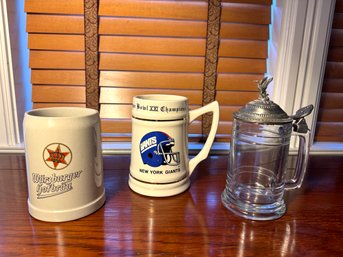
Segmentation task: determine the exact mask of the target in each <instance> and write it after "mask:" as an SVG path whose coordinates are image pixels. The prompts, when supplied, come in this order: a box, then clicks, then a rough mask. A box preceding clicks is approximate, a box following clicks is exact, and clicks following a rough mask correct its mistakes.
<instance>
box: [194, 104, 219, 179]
mask: <svg viewBox="0 0 343 257" xmlns="http://www.w3.org/2000/svg"><path fill="white" fill-rule="evenodd" d="M207 112H212V113H213V118H212V125H211V130H210V133H209V134H208V137H207V140H206V142H205V144H204V147H203V148H202V149H201V151H200V152H199V153H198V155H197V156H195V157H194V158H192V159H191V160H190V161H189V176H190V175H191V174H192V172H193V171H194V169H195V167H196V166H197V165H198V164H199V162H201V161H202V160H204V159H206V158H207V156H208V154H209V152H210V149H211V146H212V143H213V141H214V137H215V135H216V133H217V128H218V122H219V104H218V102H217V101H213V102H212V103H210V104H208V105H205V106H203V107H201V108H198V109H196V110H192V111H190V112H189V123H191V122H192V121H193V120H195V119H196V118H197V117H199V116H201V115H203V114H205V113H207Z"/></svg>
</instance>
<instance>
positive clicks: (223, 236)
mask: <svg viewBox="0 0 343 257" xmlns="http://www.w3.org/2000/svg"><path fill="white" fill-rule="evenodd" d="M129 162H130V159H129V157H128V156H105V157H104V164H105V165H104V167H105V187H106V195H107V201H106V204H105V205H104V206H103V207H102V208H101V209H100V210H98V211H97V212H96V213H94V214H92V215H90V216H87V217H85V218H82V219H80V220H76V221H71V222H65V223H48V222H42V221H38V220H35V219H34V218H31V217H30V215H29V213H28V211H27V186H26V173H25V160H24V157H23V156H22V155H0V193H1V196H0V210H1V215H0V256H26V257H27V256H197V257H203V256H343V157H342V156H336V157H333V156H311V158H310V164H309V168H308V172H307V176H306V178H305V183H304V185H303V187H302V188H301V189H298V190H295V191H293V192H290V193H287V202H288V211H287V214H286V215H285V216H283V217H282V218H280V219H278V220H275V221H258V222H257V221H249V220H245V219H243V218H240V217H237V216H235V215H234V214H232V213H231V212H229V211H228V210H227V209H225V208H224V207H223V205H222V203H221V200H220V195H221V192H222V190H223V188H224V185H225V177H226V169H227V165H228V163H227V157H226V156H211V157H209V158H208V159H207V160H206V161H204V162H202V163H201V164H200V165H199V166H198V168H197V170H196V171H195V172H194V174H193V176H192V186H191V188H190V189H189V190H188V191H187V192H185V193H183V194H180V195H178V196H174V197H169V198H163V199H157V198H149V197H144V196H140V195H138V194H136V193H134V192H132V191H131V190H130V189H129V188H128V185H127V180H128V167H129Z"/></svg>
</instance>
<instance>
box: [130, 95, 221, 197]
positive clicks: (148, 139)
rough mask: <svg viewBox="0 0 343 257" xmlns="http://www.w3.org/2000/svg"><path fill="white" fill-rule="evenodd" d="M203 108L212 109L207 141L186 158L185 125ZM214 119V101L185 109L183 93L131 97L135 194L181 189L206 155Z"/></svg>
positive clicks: (215, 123)
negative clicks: (196, 107)
mask: <svg viewBox="0 0 343 257" xmlns="http://www.w3.org/2000/svg"><path fill="white" fill-rule="evenodd" d="M207 112H212V113H213V119H212V125H211V130H210V133H209V135H208V138H207V141H206V143H205V144H204V147H203V148H202V150H201V151H200V152H199V154H198V155H197V156H195V157H194V158H193V159H191V160H189V158H188V125H189V124H190V123H191V122H192V121H193V120H194V119H196V118H197V117H199V116H201V115H203V114H205V113H207ZM218 121H219V105H218V102H217V101H214V102H212V103H210V104H208V105H206V106H203V107H201V108H198V109H196V110H192V111H189V107H188V99H187V98H186V97H183V96H177V95H158V94H154V95H140V96H136V97H134V98H133V103H132V148H131V163H130V177H129V186H130V188H131V189H132V190H133V191H135V192H137V193H139V194H143V195H147V196H156V197H164V196H171V195H176V194H179V193H181V192H183V191H185V190H186V189H187V188H188V187H189V185H190V180H189V177H190V175H191V174H192V172H193V170H194V168H195V167H196V166H197V165H198V163H199V162H200V161H202V160H204V159H205V158H207V156H208V153H209V151H210V148H211V146H212V143H213V141H214V138H215V134H216V131H217V127H218Z"/></svg>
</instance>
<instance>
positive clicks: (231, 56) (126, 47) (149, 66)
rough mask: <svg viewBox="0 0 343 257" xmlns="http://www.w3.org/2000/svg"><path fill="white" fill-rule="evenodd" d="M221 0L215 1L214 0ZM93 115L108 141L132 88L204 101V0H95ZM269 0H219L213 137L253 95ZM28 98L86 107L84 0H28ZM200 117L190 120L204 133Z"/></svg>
mask: <svg viewBox="0 0 343 257" xmlns="http://www.w3.org/2000/svg"><path fill="white" fill-rule="evenodd" d="M216 2H219V3H220V1H216ZM98 3H99V4H98V22H99V29H98V33H99V49H98V51H99V74H100V81H99V84H100V85H99V86H100V98H99V102H100V115H101V118H102V130H103V133H104V139H105V140H125V141H126V140H129V137H130V132H131V122H130V116H131V101H132V97H133V96H134V95H137V94H148V93H165V94H178V95H184V96H187V97H188V98H189V99H190V104H191V108H196V107H199V106H201V105H202V104H203V97H204V95H203V90H204V83H206V82H204V80H205V79H204V72H205V59H206V53H207V51H206V43H207V37H208V33H207V24H208V19H209V12H208V11H209V9H208V7H209V2H208V1H205V0H188V1H171V0H159V1H148V0H125V1H124V0H99V1H98ZM270 5H271V0H231V1H227V0H223V1H221V3H220V7H221V15H220V21H219V22H220V31H219V33H218V38H217V40H218V41H219V48H218V53H217V54H218V56H217V61H216V63H215V64H214V65H215V66H216V74H215V75H216V76H215V89H214V90H215V92H214V95H215V98H216V99H217V100H218V101H219V102H220V105H221V116H220V119H221V121H220V127H219V131H218V132H219V134H218V136H217V140H225V141H226V140H228V139H229V134H230V133H231V121H232V113H233V112H234V111H236V110H237V109H238V108H240V106H242V105H243V104H245V103H246V102H248V101H250V100H252V99H254V98H256V97H257V92H256V86H255V83H254V80H257V79H261V78H263V74H264V73H265V72H266V58H267V52H268V51H267V49H268V47H267V42H268V38H269V29H268V26H269V23H270ZM25 10H26V12H27V32H28V34H29V36H28V44H29V49H30V68H31V82H32V91H33V92H32V101H33V103H34V108H40V107H45V106H65V105H67V106H86V93H85V83H86V81H85V38H84V34H85V31H84V3H83V0H69V1H59V0H26V3H25ZM202 132H203V130H202V120H201V119H198V120H196V121H195V122H194V123H192V125H191V126H190V133H192V134H194V135H193V137H192V138H193V140H198V139H201V138H202V135H201V133H202Z"/></svg>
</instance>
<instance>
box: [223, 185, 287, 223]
mask: <svg viewBox="0 0 343 257" xmlns="http://www.w3.org/2000/svg"><path fill="white" fill-rule="evenodd" d="M221 200H222V203H223V205H224V206H225V207H226V208H227V209H228V210H230V211H231V212H233V213H234V214H236V215H238V216H240V217H243V218H245V219H249V220H261V221H263V220H265V221H267V220H275V219H278V218H280V217H282V216H283V215H284V214H285V212H286V205H285V203H284V201H283V200H282V201H280V202H276V203H273V204H263V205H262V204H249V203H244V202H241V201H238V200H237V199H233V198H232V197H231V196H230V193H228V192H227V190H224V192H223V193H222V195H221Z"/></svg>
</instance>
